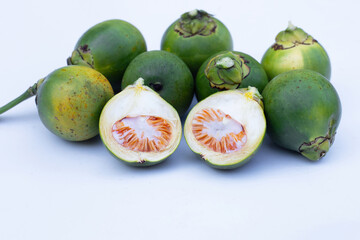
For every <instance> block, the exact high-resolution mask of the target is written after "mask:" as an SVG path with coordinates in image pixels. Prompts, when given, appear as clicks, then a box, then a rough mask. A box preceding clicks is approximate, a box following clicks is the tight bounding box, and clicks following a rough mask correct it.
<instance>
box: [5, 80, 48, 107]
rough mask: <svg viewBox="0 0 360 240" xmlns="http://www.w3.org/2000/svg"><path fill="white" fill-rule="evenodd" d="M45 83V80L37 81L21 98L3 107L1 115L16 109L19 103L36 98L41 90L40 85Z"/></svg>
mask: <svg viewBox="0 0 360 240" xmlns="http://www.w3.org/2000/svg"><path fill="white" fill-rule="evenodd" d="M43 81H44V78H42V79H40V80H39V81H37V82H36V83H35V84H34V85H32V86H31V87H29V88H28V89H27V90H26V91H25V92H24V93H23V94H21V95H20V96H19V97H17V98H15V99H14V100H12V101H11V102H9V103H7V104H6V105H4V106H2V107H1V108H0V114H2V113H4V112H6V111H8V110H9V109H11V108H13V107H15V106H16V105H18V104H19V103H21V102H23V101H25V100H26V99H28V98H30V97H32V96H35V95H36V93H37V90H38V89H39V87H40V85H41V84H42V82H43Z"/></svg>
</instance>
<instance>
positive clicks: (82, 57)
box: [67, 45, 94, 68]
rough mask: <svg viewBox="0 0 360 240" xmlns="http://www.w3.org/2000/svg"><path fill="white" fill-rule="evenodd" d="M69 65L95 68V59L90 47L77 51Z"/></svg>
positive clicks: (79, 48) (85, 46)
mask: <svg viewBox="0 0 360 240" xmlns="http://www.w3.org/2000/svg"><path fill="white" fill-rule="evenodd" d="M67 63H68V65H80V66H86V67H91V68H94V59H93V55H92V53H91V50H90V48H89V46H88V45H83V46H80V47H78V48H77V49H75V50H74V51H73V52H72V54H71V57H70V58H68V60H67Z"/></svg>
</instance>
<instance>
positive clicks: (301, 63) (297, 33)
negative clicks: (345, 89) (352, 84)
mask: <svg viewBox="0 0 360 240" xmlns="http://www.w3.org/2000/svg"><path fill="white" fill-rule="evenodd" d="M275 40H276V42H275V43H274V44H273V45H272V46H271V47H270V48H269V49H268V50H267V51H266V52H265V54H264V56H263V58H262V60H261V64H262V65H263V67H264V69H265V71H266V73H267V75H268V77H269V80H271V79H273V78H274V77H275V76H277V75H278V74H280V73H283V72H287V71H291V70H294V69H310V70H313V71H316V72H318V73H320V74H322V75H323V76H325V77H326V78H327V79H328V80H330V76H331V65H330V59H329V56H328V54H327V53H326V51H325V49H324V48H323V47H322V46H321V45H320V43H319V42H318V41H316V40H315V39H314V38H313V37H312V36H310V35H309V34H307V33H306V32H304V30H302V29H301V28H298V27H295V26H294V25H292V24H291V23H289V26H288V28H287V29H286V30H284V31H281V32H280V33H279V34H278V35H277V36H276V39H275Z"/></svg>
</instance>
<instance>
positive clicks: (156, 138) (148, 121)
mask: <svg viewBox="0 0 360 240" xmlns="http://www.w3.org/2000/svg"><path fill="white" fill-rule="evenodd" d="M171 132H172V127H171V125H170V123H169V122H168V121H167V120H166V119H163V118H161V117H156V116H147V115H141V116H135V117H131V116H126V117H124V118H122V119H120V120H118V121H117V122H115V123H114V125H113V126H112V135H113V137H114V138H115V140H116V141H117V142H118V143H119V144H120V145H122V146H123V147H125V148H127V149H130V150H132V151H139V152H161V151H163V150H165V149H166V147H167V146H168V144H169V142H170V139H171Z"/></svg>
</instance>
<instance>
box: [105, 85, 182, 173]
mask: <svg viewBox="0 0 360 240" xmlns="http://www.w3.org/2000/svg"><path fill="white" fill-rule="evenodd" d="M143 83H144V80H143V79H142V78H140V79H139V80H138V81H136V82H135V84H134V85H129V86H128V87H126V88H125V89H124V90H123V91H121V92H120V93H118V94H117V95H115V96H114V97H113V98H112V99H111V100H110V101H109V102H108V103H107V104H106V105H105V107H104V109H103V111H102V113H101V116H100V123H99V124H100V136H101V139H102V141H103V143H104V144H105V146H106V147H107V148H108V149H109V151H110V152H111V153H112V154H113V155H114V156H115V157H117V158H118V159H120V160H123V161H124V162H125V163H127V164H130V165H135V166H149V165H154V164H157V163H159V162H161V161H162V160H164V159H166V158H167V157H168V156H170V155H171V154H172V153H173V152H174V151H175V150H176V148H177V146H178V145H179V143H180V139H181V121H180V118H179V115H178V113H177V111H176V110H175V109H174V108H173V107H172V106H171V105H170V104H169V103H167V102H166V101H165V100H164V99H162V98H161V97H160V96H159V94H157V93H156V92H155V91H153V90H152V89H151V88H149V87H147V86H144V85H143Z"/></svg>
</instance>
